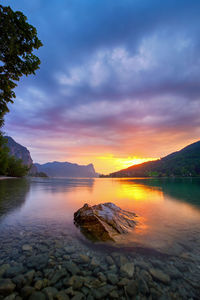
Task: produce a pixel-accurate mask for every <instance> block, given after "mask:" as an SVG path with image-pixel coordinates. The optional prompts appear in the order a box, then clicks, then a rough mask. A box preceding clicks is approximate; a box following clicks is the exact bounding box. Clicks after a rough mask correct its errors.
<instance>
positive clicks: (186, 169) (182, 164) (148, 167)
mask: <svg viewBox="0 0 200 300" xmlns="http://www.w3.org/2000/svg"><path fill="white" fill-rule="evenodd" d="M152 176H153V177H165V176H169V177H170V176H171V177H175V176H185V177H190V176H200V141H198V142H196V143H193V144H191V145H189V146H187V147H185V148H183V149H182V150H180V151H177V152H174V153H172V154H170V155H167V156H165V157H163V158H162V159H159V160H156V161H149V162H145V163H142V164H139V165H133V166H131V167H129V168H127V169H124V170H120V171H118V172H114V173H111V174H110V175H108V177H152Z"/></svg>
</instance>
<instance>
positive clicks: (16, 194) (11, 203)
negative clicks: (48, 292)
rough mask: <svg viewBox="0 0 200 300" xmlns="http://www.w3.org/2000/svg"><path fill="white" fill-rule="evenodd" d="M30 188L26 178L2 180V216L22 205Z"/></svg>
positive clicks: (0, 203)
mask: <svg viewBox="0 0 200 300" xmlns="http://www.w3.org/2000/svg"><path fill="white" fill-rule="evenodd" d="M29 189H30V183H29V181H27V180H26V179H8V180H0V218H1V217H3V216H5V215H7V214H8V213H9V212H11V211H14V210H16V209H17V208H19V207H21V206H22V205H23V204H24V203H25V201H26V196H27V194H28V192H29Z"/></svg>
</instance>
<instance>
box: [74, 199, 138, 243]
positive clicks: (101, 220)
mask: <svg viewBox="0 0 200 300" xmlns="http://www.w3.org/2000/svg"><path fill="white" fill-rule="evenodd" d="M135 218H136V215H135V214H134V213H133V212H128V211H126V210H123V209H121V208H120V207H118V206H116V205H115V204H113V203H104V204H98V205H94V206H90V205H88V204H85V205H84V206H83V207H82V208H80V209H79V210H78V211H77V212H76V213H75V214H74V222H75V224H76V225H77V226H79V227H80V228H81V231H82V232H83V233H84V234H85V235H86V236H87V237H88V238H90V239H93V240H97V241H108V240H112V241H115V240H116V238H117V237H118V236H119V234H124V233H128V232H130V230H131V229H132V228H133V227H134V226H135V225H136V220H135Z"/></svg>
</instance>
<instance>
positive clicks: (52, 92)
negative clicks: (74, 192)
mask: <svg viewBox="0 0 200 300" xmlns="http://www.w3.org/2000/svg"><path fill="white" fill-rule="evenodd" d="M1 2H2V4H3V5H10V6H11V8H12V9H13V10H20V11H22V12H23V13H24V14H25V15H26V16H27V18H28V22H29V23H30V24H32V25H33V26H35V27H36V28H37V32H38V37H39V38H40V39H41V41H42V43H43V45H44V46H43V47H41V48H40V49H39V50H38V51H36V52H35V54H36V55H37V56H39V58H40V60H41V66H40V70H38V71H36V76H32V75H31V76H29V77H23V78H22V79H21V81H20V82H19V84H18V87H17V88H16V89H15V92H16V96H17V97H16V99H15V102H14V104H11V105H10V106H9V108H10V113H9V114H7V115H6V118H5V121H6V122H5V126H4V131H5V132H6V134H7V135H10V136H12V137H13V138H14V139H15V140H16V141H17V142H19V143H21V144H22V145H24V146H26V147H27V148H28V149H29V150H30V152H31V156H32V158H33V160H34V162H39V163H45V162H47V161H55V160H56V161H69V162H76V163H79V164H89V163H93V164H94V166H95V169H96V171H97V172H100V173H104V174H107V173H110V172H112V171H115V170H119V169H121V168H124V167H128V166H130V165H132V164H135V163H140V162H143V161H145V160H150V159H153V158H154V159H155V158H160V157H163V156H165V155H167V154H169V153H171V152H173V151H176V150H179V149H181V148H183V147H184V146H186V145H188V144H190V143H192V142H195V141H197V140H199V139H200V55H199V53H200V18H199V15H200V1H199V0H190V1H188V0H187V1H185V0H176V1H174V0H173V1H172V0H168V1H160V0H120V1H119V0H67V1H66V0H58V1H53V0H48V1H47V0H32V1H27V0H18V1H14V0H6V1H5V0H4V1H1Z"/></svg>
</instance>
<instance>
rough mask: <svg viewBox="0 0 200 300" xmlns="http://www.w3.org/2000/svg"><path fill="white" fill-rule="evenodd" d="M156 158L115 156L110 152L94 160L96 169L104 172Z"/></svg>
mask: <svg viewBox="0 0 200 300" xmlns="http://www.w3.org/2000/svg"><path fill="white" fill-rule="evenodd" d="M157 159H158V158H152V157H148V158H147V157H146V158H141V157H137V156H133V157H130V156H129V157H127V158H126V157H115V156H114V155H112V154H107V155H105V156H99V157H97V158H96V160H95V165H97V169H99V170H101V172H105V173H106V174H107V173H109V172H114V171H117V170H121V169H125V168H128V167H130V166H132V165H138V164H141V163H144V162H146V161H152V160H157Z"/></svg>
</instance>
